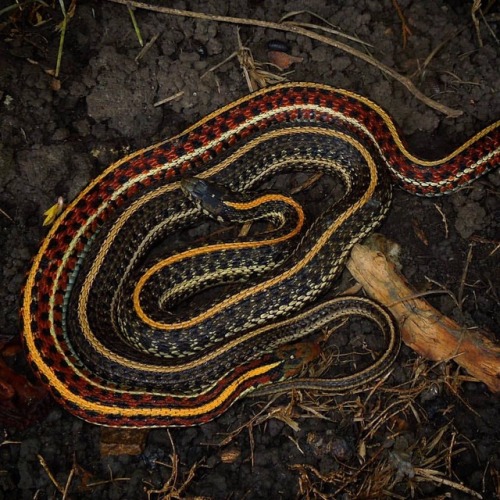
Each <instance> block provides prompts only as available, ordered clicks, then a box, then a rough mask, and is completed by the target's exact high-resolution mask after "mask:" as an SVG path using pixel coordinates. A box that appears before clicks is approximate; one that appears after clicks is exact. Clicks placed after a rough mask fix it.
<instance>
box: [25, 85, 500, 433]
mask: <svg viewBox="0 0 500 500" xmlns="http://www.w3.org/2000/svg"><path fill="white" fill-rule="evenodd" d="M499 156H500V121H499V122H496V123H494V124H492V125H490V126H489V127H487V128H485V129H484V130H482V131H481V132H479V133H478V134H476V135H475V136H474V137H472V138H471V139H470V140H468V141H467V142H465V143H464V144H463V145H462V146H460V147H459V148H457V149H456V150H455V151H453V152H452V153H451V154H449V155H448V156H446V157H445V158H442V159H439V160H435V161H424V160H421V159H419V158H417V157H415V156H413V155H412V154H411V153H410V152H409V151H408V150H407V149H406V147H405V145H404V143H403V141H402V139H401V138H400V136H399V134H398V132H397V129H396V127H395V125H394V122H393V120H392V119H391V118H390V117H389V116H388V114H387V113H385V112H384V111H383V110H382V109H381V108H380V107H379V106H377V105H376V104H375V103H373V102H372V101H370V100H368V99H366V98H364V97H362V96H359V95H356V94H354V93H352V92H350V91H347V90H342V89H334V88H331V87H329V86H325V85H319V84H313V83H286V84H280V85H277V86H274V87H270V88H266V89H263V90H260V91H258V92H256V93H253V94H250V95H249V96H246V97H243V98H241V99H239V100H237V101H235V102H233V103H231V104H229V105H227V106H225V107H223V108H221V109H220V110H217V111H215V112H213V113H212V114H210V115H208V116H207V117H205V118H204V119H202V120H201V121H199V122H198V123H196V124H195V125H194V126H192V127H190V128H189V129H187V130H186V131H185V132H183V133H181V134H180V135H178V136H176V137H174V138H173V139H169V140H166V141H164V142H161V143H159V144H155V145H153V146H151V147H148V148H146V149H143V150H140V151H137V152H135V153H133V154H131V155H129V156H127V157H125V158H123V159H121V160H120V161H118V162H116V163H114V164H113V165H111V166H110V167H109V168H107V169H106V170H105V171H104V172H103V173H102V174H101V175H100V176H99V177H97V178H96V179H95V180H93V181H92V182H91V183H90V184H89V186H88V187H87V188H85V189H84V190H83V191H82V192H81V193H80V194H79V195H78V196H77V197H76V199H75V200H73V201H72V202H71V203H69V205H68V206H67V207H66V208H65V210H64V212H63V213H62V214H61V215H60V216H59V218H58V219H57V221H56V222H55V223H54V225H53V226H52V227H51V229H50V231H49V232H48V234H47V236H46V237H45V239H44V240H43V241H42V243H41V247H40V249H39V251H38V254H37V255H36V256H35V258H34V261H33V264H32V267H31V270H30V272H29V274H28V276H27V280H26V284H25V286H24V289H23V296H22V307H21V319H22V324H23V325H22V326H23V333H24V343H25V345H26V349H27V352H28V359H29V362H30V365H31V366H32V368H33V369H34V371H35V372H36V373H37V374H38V376H39V377H40V378H41V380H42V381H43V382H44V383H46V384H47V385H48V386H49V387H50V389H51V393H52V395H53V396H54V397H55V399H56V400H57V401H58V402H60V403H61V404H62V405H63V406H64V407H65V408H66V409H67V410H69V411H70V412H71V413H73V414H75V415H77V416H79V417H81V418H83V419H85V420H87V421H89V422H93V423H96V424H101V425H108V426H121V427H155V426H189V425H195V424H201V423H204V422H207V421H209V420H211V419H213V418H215V417H216V416H218V415H220V414H221V413H223V412H224V411H225V410H226V409H227V408H228V407H229V406H230V405H231V404H232V403H233V402H234V401H235V400H237V399H238V398H240V397H242V396H243V395H245V394H247V393H249V392H250V391H252V390H254V389H256V388H257V391H258V390H259V389H258V388H264V389H267V388H271V389H270V390H271V391H272V390H273V387H274V386H276V390H278V389H280V387H281V389H288V388H293V387H299V388H309V387H311V388H320V389H321V388H325V389H327V390H328V389H350V388H353V387H356V386H359V385H361V384H363V383H366V382H367V381H369V380H371V379H373V378H374V377H378V376H380V375H381V374H383V373H385V372H386V371H387V370H388V369H389V368H390V366H391V364H392V363H393V361H394V359H395V357H396V355H397V353H398V349H399V342H400V339H399V334H398V333H397V329H395V328H394V326H393V324H392V320H391V318H390V316H389V315H388V314H387V313H386V312H385V311H384V310H383V308H382V307H380V306H378V305H377V304H374V303H373V302H371V301H369V300H367V299H363V298H360V297H358V298H353V297H342V298H337V299H333V300H327V301H324V302H321V301H320V302H318V303H317V302H316V300H317V298H318V297H319V296H320V295H321V294H323V293H324V292H325V291H327V290H328V289H329V288H330V287H331V284H332V281H333V280H334V278H335V277H336V276H337V275H338V274H339V272H340V271H341V270H342V268H343V265H344V263H345V261H346V259H347V258H348V256H349V253H350V250H351V248H352V246H353V245H354V244H355V243H356V242H358V241H360V240H362V239H363V238H365V237H366V236H367V235H368V234H369V233H370V232H372V231H373V230H374V228H375V227H376V226H377V225H378V224H379V223H380V222H381V220H382V219H383V218H384V216H385V214H386V213H387V211H388V208H389V205H390V201H391V186H392V185H393V184H395V185H397V186H400V187H401V188H403V189H404V190H406V191H408V192H410V193H413V194H417V195H422V196H433V195H440V194H444V193H448V192H452V191H454V190H456V189H458V188H460V187H462V186H464V185H466V184H468V183H470V182H471V181H473V180H474V179H476V178H477V177H479V176H480V175H482V174H484V173H486V172H488V171H489V170H491V169H492V168H494V167H495V166H496V165H497V164H498V161H499ZM296 170H301V171H306V172H324V173H326V174H328V175H331V176H333V177H334V178H335V179H338V180H339V182H340V183H341V184H342V185H343V189H344V192H343V195H342V197H341V199H340V200H337V201H336V202H335V203H333V202H332V206H330V207H325V210H324V212H323V214H322V215H321V216H320V217H318V219H317V220H314V221H313V222H312V223H311V224H309V226H308V229H307V231H306V232H305V234H303V231H301V226H302V225H303V223H304V220H303V219H304V212H303V210H302V208H301V206H300V205H299V204H298V203H296V202H294V201H293V199H292V198H290V197H288V196H284V195H277V194H272V193H271V194H267V193H265V192H262V193H261V194H260V195H259V196H257V197H256V200H257V201H256V202H248V204H249V205H254V206H255V205H259V204H260V203H261V201H262V200H264V201H263V203H266V204H268V205H270V207H271V208H270V211H271V213H273V210H274V208H273V206H274V205H273V204H287V205H288V207H289V208H290V207H291V208H290V210H291V212H292V213H293V214H294V215H293V217H292V219H293V221H294V224H293V227H292V228H291V229H289V230H287V231H285V229H284V228H281V229H280V227H279V224H278V227H277V229H276V232H270V233H269V234H267V233H264V235H263V236H262V235H260V236H259V237H255V238H253V239H252V238H249V239H248V241H236V242H232V243H231V242H230V243H226V244H218V243H216V244H212V245H207V246H201V247H198V248H197V247H194V248H189V249H188V250H185V251H183V252H180V253H177V254H171V255H168V256H166V257H161V258H157V259H156V260H154V259H153V260H150V261H149V262H148V261H147V259H146V258H145V257H146V256H147V255H148V254H149V253H150V250H151V249H152V248H153V247H155V246H157V244H158V242H159V241H162V240H164V239H165V238H167V237H168V236H169V235H171V234H174V233H177V232H179V231H185V230H187V228H189V227H192V225H193V224H196V223H199V222H200V221H201V220H204V219H202V218H203V217H204V216H203V214H202V213H201V212H200V210H199V209H198V208H197V207H196V206H195V205H194V204H193V203H192V202H191V200H189V199H188V198H187V197H186V196H185V195H184V194H183V193H182V192H181V187H180V184H181V182H180V181H181V180H182V179H186V178H192V177H196V178H200V179H206V180H209V181H213V182H214V183H217V184H220V185H223V186H225V187H227V188H228V189H230V190H231V191H234V192H237V193H249V192H252V191H255V190H257V192H258V188H259V186H261V185H262V184H263V183H265V182H266V181H267V180H268V179H269V178H270V177H271V176H275V175H277V174H281V173H284V172H289V171H296ZM236 205H238V204H236ZM240 205H241V206H240V208H241V209H242V210H245V209H246V207H245V204H244V203H240ZM276 217H277V218H278V219H279V216H276ZM299 233H300V235H299ZM289 241H293V242H294V243H293V244H292V245H291V248H292V250H286V249H285V246H286V244H288V243H289ZM281 246H283V249H281ZM275 247H277V248H278V250H277V251H275V250H273V249H274V248H275ZM287 248H288V247H287ZM273 252H274V253H273ZM254 253H255V254H256V256H254V255H253V254H254ZM280 253H281V254H283V255H284V258H282V261H281V262H280V264H279V265H278V266H277V267H272V264H273V262H274V259H275V257H274V256H275V255H277V254H280ZM247 254H252V259H250V258H249V259H248V261H247V260H246V257H245V256H246V255H247ZM240 255H241V256H240ZM268 255H271V257H269V256H268ZM229 260H233V261H236V264H234V265H235V266H236V270H235V271H232V270H231V269H228V268H226V266H225V264H224V266H223V263H224V262H226V261H229ZM187 261H189V262H190V263H193V264H194V268H195V270H196V268H197V267H198V268H199V269H198V270H199V271H203V275H202V276H195V275H194V274H193V271H187V270H186V266H185V263H186V262H187ZM223 267H224V269H223ZM190 269H192V267H191V268H190ZM233 274H234V275H235V276H236V278H235V276H234V275H233ZM218 279H220V280H221V281H222V282H223V283H224V282H231V281H233V280H234V281H241V280H247V279H248V280H249V281H248V284H246V285H244V284H243V285H239V287H238V288H237V289H236V290H235V291H234V292H233V293H232V294H230V295H229V296H226V295H223V296H222V297H221V298H220V300H218V301H215V302H214V303H210V304H209V305H208V306H207V307H206V308H205V309H203V308H202V309H201V311H198V310H197V311H194V312H191V315H189V314H187V316H183V317H181V318H178V317H176V316H175V315H173V314H172V311H173V312H175V305H176V304H177V303H178V302H179V301H182V300H183V299H185V297H186V296H189V294H190V293H197V291H198V290H199V289H200V288H203V286H204V283H205V284H207V283H208V284H209V285H210V286H211V285H212V284H214V283H215V284H216V283H218V281H217V280H218ZM158 287H160V289H161V290H160V291H159V290H158ZM159 302H161V304H160V305H159ZM353 314H360V315H362V316H365V317H367V318H368V319H371V320H372V321H373V322H375V323H376V324H377V326H378V327H379V328H380V329H382V330H384V331H385V333H386V337H387V349H386V351H385V352H384V353H383V354H382V355H380V357H379V358H378V359H377V360H376V361H375V362H374V363H373V364H372V365H371V366H369V367H368V368H366V369H364V370H361V371H360V372H356V373H354V374H353V375H348V376H345V377H340V378H333V379H307V378H299V379H289V378H288V377H290V375H293V374H295V373H296V371H297V370H296V367H295V364H294V358H295V357H296V355H297V353H298V352H299V351H297V349H300V347H297V348H296V349H295V348H294V347H293V346H294V345H295V343H296V344H297V346H300V341H302V340H303V339H306V337H309V336H310V335H311V334H312V333H313V332H314V331H316V330H317V329H318V328H323V327H324V326H325V325H327V324H328V323H329V322H331V321H333V320H337V319H339V318H342V317H344V316H349V315H353ZM387 330H389V331H387ZM287 346H290V347H289V348H288V347H287ZM280 384H281V386H280ZM287 384H288V385H287Z"/></svg>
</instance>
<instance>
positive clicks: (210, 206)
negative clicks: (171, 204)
mask: <svg viewBox="0 0 500 500" xmlns="http://www.w3.org/2000/svg"><path fill="white" fill-rule="evenodd" d="M181 189H182V192H183V193H184V195H185V196H186V197H187V198H189V199H190V200H191V201H192V202H193V203H194V204H195V205H196V206H197V207H198V208H199V209H200V210H201V211H202V212H203V213H204V214H206V215H209V216H210V217H212V218H214V219H216V220H218V221H219V222H224V221H226V220H228V218H227V216H225V212H226V211H227V210H228V208H227V205H226V204H225V200H226V199H227V197H228V196H229V192H228V191H227V190H226V189H224V188H223V187H222V186H220V185H219V184H216V183H215V182H210V181H207V180H205V179H200V178H198V177H187V178H185V179H182V180H181Z"/></svg>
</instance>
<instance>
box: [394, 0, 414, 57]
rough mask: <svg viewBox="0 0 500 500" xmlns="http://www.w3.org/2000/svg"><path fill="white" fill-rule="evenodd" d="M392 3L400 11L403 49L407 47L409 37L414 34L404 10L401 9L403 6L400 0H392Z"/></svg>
mask: <svg viewBox="0 0 500 500" xmlns="http://www.w3.org/2000/svg"><path fill="white" fill-rule="evenodd" d="M392 4H393V5H394V8H395V9H396V12H397V13H398V16H399V19H400V21H401V35H402V37H403V49H406V43H407V42H408V37H409V36H411V35H413V33H412V31H411V29H410V27H409V26H408V23H407V22H406V19H405V16H404V14H403V11H402V10H401V6H400V5H399V3H398V0H392Z"/></svg>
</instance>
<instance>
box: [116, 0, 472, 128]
mask: <svg viewBox="0 0 500 500" xmlns="http://www.w3.org/2000/svg"><path fill="white" fill-rule="evenodd" d="M108 1H110V2H113V3H118V4H122V5H130V6H132V7H135V8H137V9H145V10H150V11H152V12H159V13H162V14H170V15H174V16H186V17H192V18H196V19H204V20H207V21H216V22H221V23H231V24H242V25H247V26H259V27H261V28H268V29H274V30H278V31H287V32H290V33H296V34H298V35H303V36H306V37H309V38H312V39H313V40H317V41H319V42H322V43H325V44H327V45H331V46H332V47H335V48H337V49H340V50H343V51H344V52H347V53H348V54H351V55H353V56H354V57H357V58H358V59H361V60H363V61H365V62H367V63H368V64H371V65H373V66H375V67H376V68H378V69H379V70H380V71H383V72H384V73H387V74H388V75H390V76H391V77H392V78H394V79H395V80H397V81H398V82H399V83H401V84H403V85H404V86H405V87H406V88H407V89H408V90H409V91H410V92H411V93H412V94H413V95H414V96H415V97H416V98H417V99H419V100H420V101H422V102H423V103H425V104H426V105H427V106H429V107H431V108H433V109H435V110H437V111H440V112H441V113H444V114H445V115H447V116H448V117H451V118H457V117H458V116H460V115H462V114H463V111H460V110H457V109H452V108H449V107H448V106H445V105H444V104H441V103H439V102H436V101H434V100H433V99H431V98H429V97H427V96H426V95H425V94H423V93H422V92H420V90H419V89H418V88H417V87H415V85H414V84H413V82H412V81H411V80H409V79H408V78H406V77H405V76H403V75H400V74H399V73H398V72H397V71H395V70H393V69H392V68H390V67H389V66H386V65H385V64H382V63H380V62H379V61H377V60H376V59H374V58H373V57H371V56H369V55H368V54H365V53H363V52H360V51H359V50H356V49H354V48H352V47H350V46H349V45H345V44H344V43H341V42H337V41H336V40H332V39H331V38H328V37H326V36H323V35H320V34H318V33H315V32H314V31H311V30H308V29H305V28H302V27H301V26H296V25H292V24H287V23H283V24H281V23H274V22H271V21H261V20H259V19H244V18H239V17H228V16H216V15H212V14H204V13H201V12H192V11H189V10H180V9H171V8H169V7H160V6H157V5H148V4H146V3H143V2H136V1H128V0H108Z"/></svg>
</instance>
